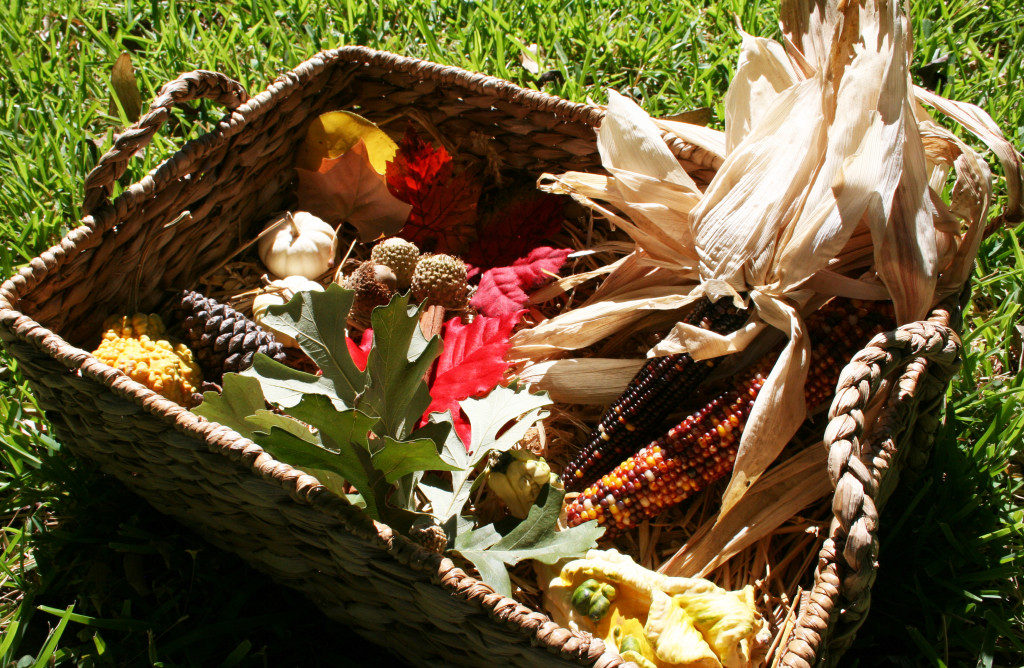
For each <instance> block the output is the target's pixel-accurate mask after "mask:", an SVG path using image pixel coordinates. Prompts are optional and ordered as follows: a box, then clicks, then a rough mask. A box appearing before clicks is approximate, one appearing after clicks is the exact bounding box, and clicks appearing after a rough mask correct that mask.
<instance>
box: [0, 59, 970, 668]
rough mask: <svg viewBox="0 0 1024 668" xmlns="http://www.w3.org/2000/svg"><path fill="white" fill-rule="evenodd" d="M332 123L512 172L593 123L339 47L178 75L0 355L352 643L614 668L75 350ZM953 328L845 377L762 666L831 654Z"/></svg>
mask: <svg viewBox="0 0 1024 668" xmlns="http://www.w3.org/2000/svg"><path fill="white" fill-rule="evenodd" d="M199 98H206V99H209V100H212V101H214V102H215V103H217V104H220V105H223V106H225V107H226V108H227V110H228V111H227V113H226V114H225V116H224V117H223V119H222V121H221V122H220V123H219V124H218V125H217V127H216V128H215V129H213V130H212V131H211V132H209V133H208V134H206V135H204V136H202V137H200V138H199V139H197V140H194V141H191V142H189V143H187V144H186V145H185V146H184V147H183V148H182V149H181V150H180V151H178V152H177V153H176V154H175V155H174V156H172V157H171V158H170V159H168V160H167V161H165V162H164V163H162V164H161V165H160V166H159V167H157V168H156V169H155V170H154V171H153V172H151V173H150V174H148V175H146V176H145V177H143V178H142V179H141V180H139V181H138V182H137V183H135V184H133V185H132V186H130V187H129V188H127V189H126V191H125V192H124V193H122V194H121V195H120V196H119V197H118V198H117V199H115V200H114V201H113V202H110V201H109V196H110V193H111V191H112V189H113V184H114V183H115V181H117V180H118V179H119V178H120V177H121V176H122V174H123V172H124V170H125V169H126V167H127V165H128V163H129V161H130V160H131V158H132V156H133V155H134V154H135V153H136V152H137V151H138V150H139V149H140V148H142V147H143V146H145V145H146V144H147V143H148V142H149V141H150V140H151V139H152V137H153V135H154V134H155V133H156V132H157V131H158V130H159V129H160V126H161V124H162V123H163V122H164V121H166V120H167V119H168V118H169V117H170V114H171V113H172V110H173V108H174V107H175V106H177V105H180V104H183V103H186V102H188V101H191V100H195V99H199ZM334 109H349V110H352V111H355V112H357V113H359V114H361V115H363V116H366V117H368V118H370V119H371V120H374V121H376V122H378V123H389V122H393V121H395V120H396V119H402V122H403V123H404V122H405V119H410V120H412V121H413V122H417V123H419V124H420V125H421V126H423V127H430V128H435V129H436V131H437V133H438V136H439V137H443V138H444V139H445V141H448V142H451V144H452V148H457V150H459V151H467V152H470V153H475V154H478V155H480V156H481V157H484V158H487V157H488V156H490V157H491V158H492V159H493V158H494V157H495V156H498V157H499V158H500V160H501V161H502V165H503V169H506V170H510V171H513V170H514V171H519V172H525V173H527V174H529V175H531V176H532V177H536V176H538V175H539V174H540V173H542V172H545V171H551V172H559V171H565V170H583V171H587V170H589V171H594V170H598V169H600V160H599V156H598V155H597V150H596V145H595V142H594V132H593V128H594V127H595V126H596V125H598V124H599V123H600V120H601V118H602V116H603V112H602V110H601V109H599V108H596V107H591V106H586V105H579V104H574V103H571V102H567V101H565V100H562V99H559V98H556V97H553V96H550V95H546V94H544V93H539V92H536V91H527V90H523V89H521V88H518V87H516V86H514V85H512V84H510V83H508V82H505V81H501V80H498V79H494V78H491V77H486V76H483V75H479V74H472V73H469V72H465V71H462V70H459V69H456V68H452V67H444V66H440V65H436V64H432V63H427V62H424V61H419V60H414V59H409V58H403V57H400V56H396V55H393V54H388V53H380V52H375V51H371V50H368V49H363V48H358V47H347V48H342V49H338V50H335V51H329V52H325V53H322V54H320V55H318V56H316V57H314V58H312V59H310V60H309V61H307V62H305V63H303V64H302V65H300V66H299V67H298V68H296V69H295V70H294V71H292V72H288V73H286V74H284V75H282V76H281V77H280V78H279V79H278V80H277V81H275V82H274V83H273V84H272V85H271V86H270V87H269V88H268V89H267V90H266V91H264V92H262V93H260V94H259V95H257V96H255V97H252V98H249V97H248V96H247V94H246V92H245V91H244V90H242V89H241V88H240V87H239V85H238V84H237V83H235V82H233V81H231V80H230V79H228V78H226V77H224V76H223V75H219V74H216V73H213V72H204V71H197V72H192V73H189V74H187V75H184V76H182V77H181V78H179V79H178V80H176V81H174V82H171V83H170V84H168V85H167V86H165V87H164V89H163V90H162V91H161V94H160V96H159V97H158V99H157V100H156V101H155V102H154V103H153V105H152V107H151V109H150V112H149V113H148V114H147V115H146V116H144V117H143V118H142V119H140V121H139V122H138V123H137V124H136V125H135V126H134V127H133V128H131V129H129V130H128V131H126V132H125V133H124V134H123V135H121V136H120V137H119V138H118V140H117V141H116V143H115V146H114V148H113V149H112V150H111V151H110V152H109V153H108V154H107V155H105V156H104V157H103V158H102V160H101V162H100V164H99V165H98V166H97V168H96V169H95V170H93V172H92V173H91V174H90V175H89V177H88V178H87V180H86V183H85V188H86V191H85V207H86V211H87V212H89V215H87V216H86V217H85V219H83V221H82V222H83V224H82V226H81V227H79V228H78V229H75V230H74V231H72V232H71V233H70V234H68V236H67V237H65V238H64V239H63V240H62V241H61V242H60V244H59V245H57V246H55V247H53V248H51V249H50V250H49V251H47V252H46V253H43V254H42V255H41V256H39V257H37V258H35V259H33V260H32V262H31V263H30V264H29V265H28V266H27V267H26V268H25V269H23V270H22V271H21V272H20V273H19V274H18V275H17V276H15V277H13V278H12V279H10V280H8V281H7V282H5V283H4V284H3V286H2V287H0V337H2V339H3V341H4V345H5V346H6V347H7V349H8V350H9V352H10V353H11V354H12V355H13V356H14V357H15V358H16V359H17V360H18V363H19V370H20V371H21V373H23V374H24V375H25V377H26V378H27V379H28V380H29V383H30V385H31V387H32V389H33V391H34V393H35V394H36V396H37V398H38V400H39V402H40V404H41V405H42V406H43V407H44V408H45V409H46V410H47V416H48V417H49V419H50V420H51V422H52V424H53V426H54V429H55V431H56V434H57V436H58V438H59V439H60V440H61V441H62V442H64V443H66V444H67V445H68V446H70V447H71V448H72V449H73V450H74V452H75V453H76V454H77V455H79V456H81V457H85V458H89V459H92V460H95V461H97V462H99V463H100V464H101V466H102V467H103V470H104V471H106V472H107V473H110V474H112V475H114V476H116V477H117V478H118V479H120V480H121V481H123V482H124V483H125V484H127V485H128V486H129V487H130V488H132V489H133V490H135V491H136V492H137V493H138V494H139V495H140V496H142V497H143V498H144V499H146V500H147V501H148V502H149V503H151V504H152V505H153V506H155V507H156V508H157V509H159V510H161V511H162V512H165V513H167V514H168V515H171V516H173V517H175V518H177V519H178V520H180V521H182V522H183V523H184V524H186V525H187V526H189V527H191V528H193V529H195V530H197V531H199V532H200V533H202V534H203V535H204V536H205V537H206V538H207V539H208V540H209V541H210V542H211V543H213V544H214V545H216V546H218V547H220V548H223V549H226V550H230V551H232V552H235V553H237V554H240V555H242V556H243V557H244V558H246V559H247V560H248V561H249V562H250V563H252V564H253V565H254V566H255V567H256V568H258V569H259V570H261V571H263V572H264V573H266V574H268V575H269V576H271V577H272V578H274V579H275V580H277V581H279V582H281V583H284V584H286V585H288V586H290V587H293V588H295V589H297V590H299V591H301V592H303V593H304V594H305V595H307V596H308V597H310V598H311V599H312V600H313V601H314V602H315V603H317V604H318V605H319V606H320V607H321V608H322V609H323V610H324V611H325V612H326V613H327V614H329V615H330V616H331V617H333V618H335V619H337V620H339V621H341V622H343V623H345V624H348V625H350V626H352V627H353V628H354V629H355V630H357V631H358V632H360V633H361V634H362V635H364V636H365V637H367V638H368V639H370V640H371V641H373V642H376V643H378V644H381V645H383V646H385V647H388V648H389V649H391V650H392V651H396V652H398V653H400V654H402V655H403V656H404V657H405V658H407V659H409V660H410V661H413V662H414V663H417V664H422V665H430V664H433V663H437V664H442V665H470V666H478V665H483V664H485V663H487V662H494V661H498V662H500V663H501V665H509V666H544V665H596V666H609V667H610V666H616V665H620V664H622V660H621V658H619V657H618V656H617V654H615V653H614V652H609V651H606V649H605V647H604V644H603V643H602V642H601V641H600V640H597V639H592V638H591V637H590V636H589V635H587V634H579V633H573V632H570V631H568V630H566V629H563V628H560V627H558V626H557V625H555V624H554V623H553V622H551V621H550V620H549V619H548V618H547V617H546V616H545V615H543V614H541V613H538V612H536V611H532V610H530V609H529V608H526V607H525V606H523V605H520V604H519V603H517V602H515V601H513V600H511V599H507V598H504V597H502V596H500V595H498V594H495V593H494V592H493V591H492V590H491V589H490V587H488V586H486V585H484V584H482V583H480V582H479V581H477V580H475V579H474V578H472V577H470V576H468V575H467V574H466V573H464V572H463V571H462V570H461V569H459V568H457V567H455V565H454V564H453V563H452V562H451V561H450V560H449V559H447V558H443V557H442V556H439V555H436V554H433V553H430V552H427V551H425V550H422V549H421V548H419V547H418V546H416V545H414V544H413V543H411V542H409V541H408V540H406V539H405V538H404V537H402V536H398V535H394V534H392V532H391V530H390V529H389V528H388V527H386V526H383V525H381V524H378V523H375V522H372V521H371V520H369V519H368V518H366V517H365V516H364V515H363V514H362V513H361V512H360V511H359V510H358V509H355V508H353V507H350V506H348V505H347V504H346V503H345V502H344V501H343V500H341V499H339V498H338V497H336V496H335V495H333V494H332V493H330V492H328V491H326V490H325V489H324V488H323V487H321V486H319V485H318V483H317V481H316V480H315V479H314V478H312V477H310V476H308V475H304V474H302V473H301V472H300V471H297V470H295V469H293V468H291V467H290V466H288V465H286V464H283V463H280V462H277V461H275V460H274V459H273V458H272V457H270V456H269V455H268V454H267V453H264V452H263V451H262V449H261V448H259V447H258V446H257V445H255V444H253V443H252V442H250V441H248V440H247V439H244V438H242V437H240V436H239V435H238V434H236V433H235V432H233V431H231V430H228V429H226V428H224V427H222V426H220V425H217V424H215V423H210V422H207V421H205V420H203V419H201V418H198V417H196V416H193V415H192V414H191V413H189V412H188V411H186V410H184V409H182V408H181V407H179V406H178V405H176V404H174V403H172V402H170V401H167V400H166V399H164V398H162V397H160V396H159V395H156V394H155V393H153V392H152V391H150V390H148V389H146V388H144V387H142V386H141V385H139V384H137V383H135V382H134V381H132V380H130V379H129V378H128V377H127V376H125V375H124V374H122V373H120V372H119V371H116V370H114V369H111V368H109V367H107V366H105V365H103V364H101V363H99V362H98V361H97V360H96V359H95V358H93V357H92V356H91V355H90V354H89V353H88V352H87V351H86V350H83V349H81V348H79V347H76V346H90V344H92V343H94V342H95V341H96V340H97V339H98V336H99V331H100V325H101V322H102V320H103V319H104V317H105V316H106V315H109V314H111V313H116V312H123V311H124V310H125V309H126V307H127V305H129V304H134V305H135V306H136V307H137V310H140V311H149V310H153V309H155V308H157V307H158V306H159V304H160V303H161V302H162V301H163V300H164V299H165V298H166V296H167V294H168V291H170V290H175V289H180V288H184V287H192V286H193V285H194V284H195V282H196V281H197V280H198V278H199V277H200V276H201V275H202V274H203V273H204V272H206V271H208V270H210V269H211V268H213V267H215V266H217V265H218V264H219V263H220V262H221V261H222V260H224V259H225V258H226V257H227V256H228V255H229V254H230V253H231V252H232V251H233V250H234V249H235V248H237V247H238V246H239V245H240V244H241V243H244V242H245V241H247V240H248V239H250V238H251V236H252V235H253V234H254V233H255V231H256V230H257V229H258V226H259V224H260V223H261V222H262V221H263V220H265V218H266V217H267V215H269V213H270V212H273V211H275V210H278V209H280V208H282V207H284V206H285V205H287V204H288V202H289V195H288V193H289V191H290V188H289V184H290V182H291V181H292V179H293V171H292V169H291V161H290V159H289V158H290V156H292V155H294V153H295V150H296V147H297V146H298V144H299V143H300V142H301V141H302V138H303V136H304V133H305V128H306V126H307V124H308V123H309V121H310V120H312V119H313V118H315V117H316V116H317V115H319V114H320V113H323V112H326V111H330V110H334ZM666 142H667V143H668V144H669V147H670V149H671V150H672V152H673V153H674V154H675V155H676V157H677V158H679V160H680V162H681V163H682V164H683V166H684V167H685V168H686V169H687V170H688V171H689V172H690V173H691V174H692V175H694V177H695V179H696V180H697V182H698V183H702V184H706V183H707V181H709V180H710V178H711V177H712V176H713V175H714V171H715V169H717V167H718V166H719V164H718V159H717V158H716V157H714V156H713V155H711V154H709V153H707V152H706V151H703V150H702V149H700V148H697V147H694V146H689V145H686V144H684V143H682V142H680V141H678V140H677V139H674V138H669V137H667V136H666ZM185 212H187V214H188V215H184V214H185ZM172 222H173V223H174V224H173V225H169V224H170V223H172ZM956 312H957V311H956V309H955V308H942V309H938V310H937V311H936V312H935V314H934V316H933V318H932V319H931V320H930V321H928V322H924V323H912V324H911V325H908V326H906V327H903V328H901V329H900V330H899V331H898V332H896V333H893V334H890V335H888V336H886V337H880V338H878V339H876V340H875V341H873V342H872V344H871V345H870V346H869V347H868V348H867V349H866V350H865V351H863V352H862V353H861V354H859V355H858V357H856V358H855V359H854V363H853V364H852V365H851V367H850V368H848V369H847V372H846V373H844V376H843V380H842V381H841V383H840V389H839V394H838V395H837V400H836V404H835V405H833V409H832V414H831V416H830V417H831V418H832V420H831V423H830V425H829V432H828V433H827V435H826V436H827V438H826V441H827V442H828V443H829V444H831V451H830V452H831V456H830V473H831V474H832V476H833V480H834V481H835V482H836V484H837V485H838V487H837V493H836V497H835V500H834V504H833V508H834V510H835V513H836V519H835V521H834V522H833V526H832V529H831V531H830V535H829V537H828V540H826V541H825V544H824V546H823V548H822V552H821V554H820V556H819V559H818V563H817V568H816V572H815V588H814V590H813V592H812V593H811V594H810V596H809V597H808V598H807V600H806V601H805V602H804V605H802V606H801V609H800V614H799V615H798V617H797V619H796V620H795V624H794V626H793V629H792V632H791V633H788V634H787V635H786V640H787V641H788V642H789V644H788V645H787V651H786V653H785V656H784V658H783V661H782V665H787V666H806V665H814V664H815V663H817V662H821V661H823V660H827V659H828V658H829V657H830V656H832V657H834V656H838V654H839V653H841V650H842V649H843V648H844V647H846V646H848V644H849V642H850V641H852V638H853V634H854V633H855V632H856V628H857V627H858V626H859V622H860V621H861V620H862V619H863V614H864V613H865V612H866V610H867V607H868V606H869V604H870V585H871V582H872V581H873V577H874V569H875V566H876V561H875V558H876V556H877V539H876V537H875V531H876V528H877V513H878V508H879V507H880V506H881V504H882V502H883V501H884V498H885V496H886V495H887V493H888V491H890V489H891V486H892V484H894V481H895V479H896V471H897V469H898V468H899V466H900V465H902V464H901V462H902V463H903V464H913V461H909V460H908V461H905V462H904V461H903V460H905V459H908V458H910V457H912V456H914V455H915V454H916V456H917V457H918V458H920V457H923V456H926V452H927V447H928V446H929V444H930V442H931V439H932V438H933V435H934V431H935V428H936V426H937V424H938V421H937V417H936V416H937V410H938V409H939V408H940V406H941V399H942V394H943V392H942V390H943V388H944V387H945V384H946V383H947V382H948V379H949V377H950V375H951V374H952V372H953V370H955V368H956V359H957V353H958V351H959V340H958V338H957V336H956V332H955V328H956V324H957V316H956ZM951 313H952V315H951ZM951 319H952V322H953V325H952V326H951V325H950V322H951ZM891 388H894V391H893V392H892V394H891V398H890V401H889V403H888V404H887V405H886V408H885V409H884V410H883V411H882V413H881V417H880V418H879V420H878V421H877V423H875V424H873V425H865V424H864V419H863V412H864V411H863V409H864V407H865V406H866V405H867V404H868V402H870V400H871V399H872V398H873V397H877V396H880V393H886V392H889V391H890V389H891ZM915 421H916V425H917V428H916V429H913V430H911V429H909V427H910V426H912V425H914V424H915ZM906 434H910V436H909V437H906V438H905V435H906ZM903 441H905V442H906V443H903V446H904V447H902V448H901V447H897V443H901V442H903ZM904 451H906V452H904ZM810 575H811V574H808V579H810ZM840 610H842V611H843V615H842V616H840V614H839V611H840ZM829 643H831V646H832V648H833V650H832V652H831V653H830V652H829V651H828V647H829Z"/></svg>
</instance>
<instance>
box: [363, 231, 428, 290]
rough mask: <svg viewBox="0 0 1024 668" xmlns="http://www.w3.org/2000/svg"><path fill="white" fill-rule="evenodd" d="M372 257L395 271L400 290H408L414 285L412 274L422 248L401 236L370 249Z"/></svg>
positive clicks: (386, 240)
mask: <svg viewBox="0 0 1024 668" xmlns="http://www.w3.org/2000/svg"><path fill="white" fill-rule="evenodd" d="M370 259H371V260H373V261H374V262H376V263H377V264H382V265H384V266H386V267H388V268H390V269H391V271H393V272H395V278H396V279H397V280H398V289H399V290H408V289H409V286H410V285H412V275H413V272H414V271H416V264H417V263H418V262H419V259H420V249H419V248H417V247H416V244H414V243H412V242H411V241H406V240H405V239H400V238H399V237H391V238H390V239H385V240H384V241H382V242H380V243H379V244H377V245H376V246H374V247H373V250H371V251H370Z"/></svg>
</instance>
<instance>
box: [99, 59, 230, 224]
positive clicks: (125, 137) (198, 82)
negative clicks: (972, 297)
mask: <svg viewBox="0 0 1024 668" xmlns="http://www.w3.org/2000/svg"><path fill="white" fill-rule="evenodd" d="M198 99H206V100H213V101H215V102H217V103H219V104H222V105H224V106H225V107H227V109H229V110H231V111H234V110H235V109H237V108H238V107H240V106H241V105H243V104H245V103H246V102H247V101H248V100H249V94H248V93H246V92H245V89H244V88H242V84H240V83H238V82H237V81H235V80H233V79H230V78H228V77H227V76H226V75H224V74H221V73H220V72H211V71H208V70H195V71H193V72H188V73H187V74H182V75H181V76H180V77H178V78H177V79H175V80H174V81H171V82H169V83H167V84H165V85H164V87H163V88H161V89H160V93H159V94H158V95H157V98H156V99H155V100H153V103H152V104H151V105H150V107H149V111H148V112H147V113H146V115H145V116H143V117H142V118H140V119H139V120H138V121H136V123H135V125H133V126H131V127H130V128H128V129H127V130H125V131H124V132H123V133H121V134H120V135H118V137H117V139H116V140H115V141H114V146H113V147H112V148H111V149H110V150H109V151H107V152H106V154H104V155H103V157H101V158H100V160H99V162H98V163H97V164H96V166H95V167H94V168H93V169H92V171H91V172H89V175H88V176H86V177H85V200H84V202H83V205H82V206H83V212H84V214H85V215H88V214H90V213H92V212H93V211H95V210H96V209H98V208H99V207H101V206H103V205H104V204H106V203H107V202H108V201H109V200H110V194H111V192H112V191H113V188H114V182H115V181H117V180H118V179H119V178H121V175H122V174H124V170H125V168H126V167H127V166H128V161H129V160H130V159H131V157H132V156H133V155H135V154H136V153H137V152H138V151H139V150H141V149H142V148H145V147H146V146H147V145H148V144H149V142H151V141H152V140H153V135H155V134H156V132H157V130H159V129H160V126H161V125H163V124H164V121H166V120H167V119H168V118H169V117H170V115H171V110H172V109H173V108H174V107H178V106H181V105H183V104H185V103H186V102H190V101H192V100H198Z"/></svg>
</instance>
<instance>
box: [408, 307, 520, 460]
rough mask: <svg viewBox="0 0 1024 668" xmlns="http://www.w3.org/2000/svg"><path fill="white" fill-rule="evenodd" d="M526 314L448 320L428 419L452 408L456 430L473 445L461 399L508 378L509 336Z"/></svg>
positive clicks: (482, 391) (481, 391)
mask: <svg viewBox="0 0 1024 668" xmlns="http://www.w3.org/2000/svg"><path fill="white" fill-rule="evenodd" d="M522 314H523V312H522V311H516V312H514V313H508V314H505V315H502V316H498V317H494V318H489V317H487V316H477V317H476V318H475V319H474V320H473V322H472V323H471V324H469V325H463V324H462V321H461V320H460V319H459V318H452V319H451V320H449V321H448V322H446V323H445V325H444V348H443V350H442V351H441V356H440V357H439V358H438V360H437V366H436V368H435V369H434V373H433V374H432V376H431V382H430V397H431V402H430V406H429V407H428V408H427V410H426V412H425V413H424V415H423V421H424V422H425V421H426V416H427V415H430V414H431V413H443V412H444V411H447V410H450V411H451V412H452V421H453V422H454V424H455V432H456V433H457V434H458V435H459V438H461V439H462V442H463V443H464V444H465V445H466V447H467V448H469V444H470V443H471V441H470V436H471V430H470V426H469V420H468V419H467V418H466V416H465V414H464V413H463V412H462V408H461V407H460V406H459V402H460V401H462V400H464V399H468V398H470V397H474V396H482V395H485V394H487V393H488V392H490V391H491V390H493V389H494V388H495V387H497V386H498V385H501V384H502V383H503V382H504V381H505V372H506V371H508V368H509V363H508V362H506V361H505V359H504V358H505V353H506V352H507V351H508V345H509V344H508V339H509V336H511V334H512V329H513V328H514V327H515V326H516V323H518V322H519V318H520V317H522Z"/></svg>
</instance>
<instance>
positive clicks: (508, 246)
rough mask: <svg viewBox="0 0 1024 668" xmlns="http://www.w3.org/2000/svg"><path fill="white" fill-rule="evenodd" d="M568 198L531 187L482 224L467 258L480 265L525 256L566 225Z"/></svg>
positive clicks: (505, 262)
mask: <svg viewBox="0 0 1024 668" xmlns="http://www.w3.org/2000/svg"><path fill="white" fill-rule="evenodd" d="M564 205H565V200H564V199H563V198H561V197H558V196H557V195H549V194H547V193H541V192H537V191H536V190H531V191H528V192H527V193H526V194H525V196H523V195H522V194H521V193H520V196H519V197H516V198H515V199H513V200H512V201H511V202H507V203H506V204H505V205H504V206H502V207H501V208H499V209H498V210H497V211H495V212H494V214H493V215H491V217H490V218H489V219H488V220H487V222H486V223H484V224H483V225H482V226H481V228H480V238H479V240H478V241H477V242H476V243H475V244H473V247H472V248H471V249H469V251H468V252H467V254H466V257H465V258H464V259H465V260H466V262H468V263H470V264H472V265H476V266H478V267H483V268H490V267H504V266H507V265H510V264H512V263H513V262H515V261H516V260H517V259H519V258H521V257H524V256H525V255H526V254H528V253H529V252H530V251H531V250H533V249H534V248H536V247H537V246H540V245H541V244H542V242H543V241H544V240H545V239H547V238H549V237H551V236H552V235H554V234H557V233H558V231H559V230H560V229H562V222H563V221H564V219H565V215H564V213H563V207H564Z"/></svg>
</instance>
